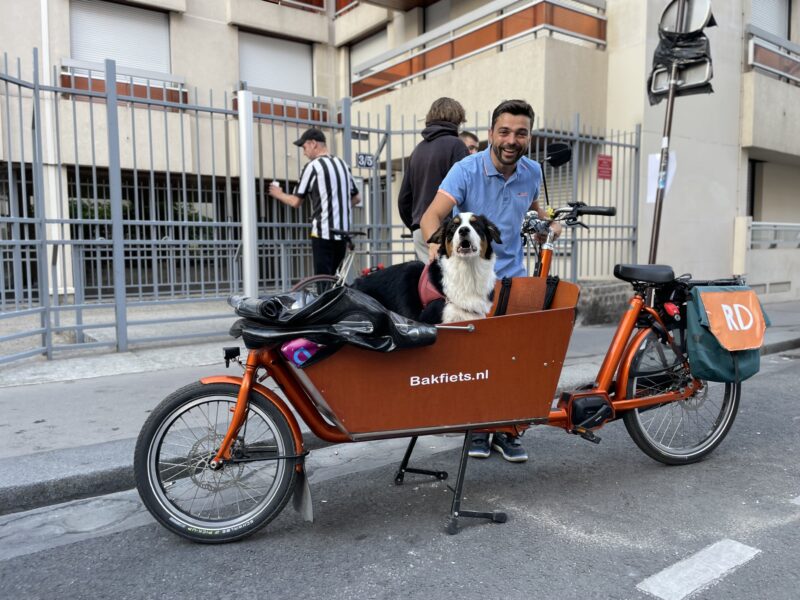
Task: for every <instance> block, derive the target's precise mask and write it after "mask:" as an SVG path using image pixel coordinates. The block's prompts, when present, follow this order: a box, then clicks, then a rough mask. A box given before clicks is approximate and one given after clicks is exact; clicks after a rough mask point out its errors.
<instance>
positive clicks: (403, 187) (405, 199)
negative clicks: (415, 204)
mask: <svg viewBox="0 0 800 600" xmlns="http://www.w3.org/2000/svg"><path fill="white" fill-rule="evenodd" d="M411 196H412V194H411V166H410V165H409V166H408V168H407V169H406V173H405V175H403V182H402V183H401V184H400V194H399V195H398V196H397V211H398V212H399V213H400V220H401V221H402V222H403V224H404V225H405V226H406V227H408V228H409V229H411V226H412V225H413V222H412V221H413V219H412V213H411V210H412V198H411Z"/></svg>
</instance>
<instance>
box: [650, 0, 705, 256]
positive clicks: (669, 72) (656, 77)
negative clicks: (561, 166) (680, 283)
mask: <svg viewBox="0 0 800 600" xmlns="http://www.w3.org/2000/svg"><path fill="white" fill-rule="evenodd" d="M714 25H716V22H715V21H714V17H713V15H712V14H711V0H671V2H670V3H669V4H668V5H667V7H666V8H665V9H664V12H663V13H662V14H661V22H660V23H659V27H658V35H659V38H660V41H659V43H658V47H657V48H656V51H655V53H654V55H653V68H652V70H651V72H650V77H649V78H648V90H647V91H648V94H649V97H650V104H657V103H659V102H661V100H662V99H663V98H664V96H665V95H666V98H667V110H666V114H665V116H664V134H663V136H662V138H661V157H660V160H659V165H658V182H657V185H656V199H655V200H656V205H655V213H654V215H653V229H652V234H651V236H650V252H649V254H648V259H647V262H648V263H649V264H655V262H656V255H657V253H658V238H659V232H660V230H661V212H662V207H663V203H664V195H665V193H666V189H667V173H668V170H669V142H670V136H671V134H672V116H673V108H674V103H675V98H676V97H677V96H685V95H689V94H698V93H711V92H713V89H712V88H711V84H710V83H709V82H710V81H711V77H712V75H713V70H712V64H711V51H710V46H709V43H708V38H706V36H705V34H704V33H703V30H704V29H705V28H706V27H707V26H709V27H711V26H714Z"/></svg>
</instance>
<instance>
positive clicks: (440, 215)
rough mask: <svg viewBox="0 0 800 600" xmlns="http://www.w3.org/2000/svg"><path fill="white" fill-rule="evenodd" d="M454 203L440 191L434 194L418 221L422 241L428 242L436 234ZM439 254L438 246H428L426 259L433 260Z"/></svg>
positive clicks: (450, 197)
mask: <svg viewBox="0 0 800 600" xmlns="http://www.w3.org/2000/svg"><path fill="white" fill-rule="evenodd" d="M455 205H456V201H455V200H453V198H452V196H449V195H447V194H445V193H444V192H442V191H441V190H440V191H439V192H437V193H436V196H435V197H434V198H433V202H431V204H430V206H428V209H427V210H426V211H425V214H423V215H422V218H421V219H420V221H419V228H420V229H421V230H422V239H423V240H426V241H427V240H429V239H430V238H431V236H432V235H433V234H434V233H436V230H437V229H439V226H440V225H441V224H442V221H443V220H444V218H445V217H446V216H447V215H449V214H450V213H451V212H452V211H453V207H454V206H455ZM438 252H439V244H428V258H429V259H430V260H433V259H434V258H436V254H437V253H438Z"/></svg>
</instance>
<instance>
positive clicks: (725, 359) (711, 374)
mask: <svg viewBox="0 0 800 600" xmlns="http://www.w3.org/2000/svg"><path fill="white" fill-rule="evenodd" d="M737 292H739V293H741V292H745V293H749V294H751V295H752V298H754V301H753V300H752V299H751V304H750V306H751V310H747V309H746V308H739V307H741V306H742V305H741V304H737V303H736V300H737V299H739V298H743V297H746V296H741V295H735V294H736V293H737ZM708 293H711V294H712V295H711V296H709V295H708ZM732 294H733V295H732ZM689 296H690V297H689V300H687V302H686V351H687V353H688V355H689V367H690V369H691V372H692V375H693V376H694V377H697V378H698V379H703V380H705V381H718V382H723V383H734V382H735V383H738V382H740V381H744V380H745V379H748V378H749V377H752V376H753V375H755V374H756V373H758V370H759V368H760V367H761V354H760V353H761V345H762V342H763V329H764V328H765V327H767V326H769V325H770V322H769V317H767V314H766V313H765V312H764V310H763V308H762V307H761V304H760V302H759V301H758V299H757V298H756V297H755V292H753V291H752V290H751V288H749V287H747V286H697V287H694V288H692V289H691V290H690V292H689ZM703 296H705V297H706V301H707V302H708V301H709V299H710V298H712V297H713V298H714V307H713V310H712V316H711V318H710V317H709V312H708V310H706V306H705V304H704V302H703ZM724 298H732V300H730V301H727V302H728V304H725V302H726V300H724ZM720 299H723V300H721V301H720ZM710 310H711V309H710ZM759 311H760V314H754V313H757V312H759ZM721 326H722V329H723V331H721V332H720V328H721ZM725 326H727V329H728V331H724V329H725V328H726V327H725ZM744 326H747V327H746V328H745V327H744ZM758 327H760V329H761V331H760V332H757V331H752V332H751V331H745V329H756V328H758ZM712 329H713V330H714V331H712ZM715 331H716V334H715ZM723 334H726V335H728V336H730V335H734V336H735V335H739V336H742V335H745V336H749V338H751V339H749V341H747V342H744V343H741V342H739V343H738V344H737V343H735V342H734V343H732V342H731V340H730V339H727V338H725V335H723ZM718 336H719V337H722V338H723V342H721V341H720V339H718ZM754 344H757V346H756V347H752V346H753V345H754ZM726 346H727V347H726ZM741 346H749V347H748V348H747V349H742V350H736V349H734V350H731V349H729V348H730V347H741Z"/></svg>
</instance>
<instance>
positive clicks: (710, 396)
mask: <svg viewBox="0 0 800 600" xmlns="http://www.w3.org/2000/svg"><path fill="white" fill-rule="evenodd" d="M738 401H739V386H738V385H737V386H734V385H733V384H730V383H727V384H722V383H720V384H713V383H712V384H710V383H707V382H706V383H705V384H704V385H703V387H702V388H701V389H700V390H699V391H698V392H697V393H696V394H695V395H694V396H692V397H691V398H687V399H686V400H680V401H677V402H670V403H668V404H662V405H660V406H657V407H655V408H651V409H645V410H636V411H632V414H633V417H632V418H633V419H635V421H634V423H635V427H636V428H637V429H638V430H639V433H640V435H641V436H642V437H643V438H644V439H645V440H646V441H647V443H648V444H649V445H650V446H651V447H652V448H653V449H654V450H655V451H656V452H657V453H658V454H660V455H663V456H664V457H671V458H675V459H679V460H680V462H690V461H692V460H699V459H700V458H703V457H704V456H705V455H707V454H708V453H709V452H711V450H713V449H714V448H715V447H716V446H717V445H718V444H719V443H720V442H721V441H722V439H723V438H724V437H725V435H726V434H727V433H728V430H729V429H730V426H731V425H732V424H733V420H734V418H735V416H736V408H737V407H738Z"/></svg>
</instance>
